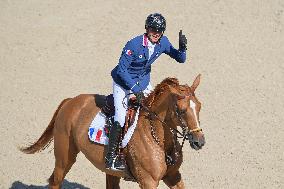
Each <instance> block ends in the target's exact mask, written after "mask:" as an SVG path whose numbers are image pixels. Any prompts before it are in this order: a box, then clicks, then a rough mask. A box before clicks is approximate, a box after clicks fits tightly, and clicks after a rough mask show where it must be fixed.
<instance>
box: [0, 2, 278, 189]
mask: <svg viewBox="0 0 284 189" xmlns="http://www.w3.org/2000/svg"><path fill="white" fill-rule="evenodd" d="M283 11H284V1H282V0H263V1H257V0H250V1H245V0H236V1H233V0H229V1H225V0H210V1H197V0H189V1H187V0H183V1H178V2H175V1H153V2H149V1H128V0H123V1H119V2H118V1H115V2H112V1H107V2H105V1H102V0H98V1H69V0H61V1H56V0H47V1H36V0H23V1H16V0H1V1H0V66H1V69H0V71H1V73H0V84H1V91H0V117H1V119H0V125H1V127H0V146H1V152H0V188H1V189H2V188H3V189H6V188H14V189H23V188H47V187H46V186H47V182H46V179H47V178H48V177H49V176H50V175H51V173H52V170H53V168H54V157H53V151H52V147H50V148H49V149H47V150H45V151H43V152H41V153H38V154H35V155H26V154H23V153H21V152H19V150H18V147H19V146H23V145H27V144H29V143H30V142H33V141H35V140H36V139H37V138H38V137H39V136H40V135H41V134H42V132H43V131H44V129H45V128H46V127H47V125H48V123H49V121H50V119H51V117H52V115H53V113H54V111H55V109H56V107H57V106H58V104H59V103H60V102H61V100H62V99H64V98H66V97H73V96H76V95H77V94H80V93H100V94H107V93H110V92H111V86H112V80H111V77H110V71H111V69H112V68H113V67H114V66H115V65H116V64H117V62H118V58H119V56H120V53H121V50H122V48H123V46H124V45H125V43H126V42H127V40H129V39H130V38H132V37H134V36H136V35H138V34H142V33H143V32H144V20H145V18H146V16H147V15H148V14H149V13H152V12H161V13H162V14H163V15H164V16H165V17H166V19H167V30H166V33H165V35H167V36H168V38H169V39H170V41H171V42H172V44H173V45H174V46H175V47H177V46H178V32H179V30H180V29H183V33H184V34H185V35H186V36H187V38H188V41H189V47H188V55H189V56H188V59H187V61H186V64H178V63H176V62H175V61H174V60H172V59H171V58H169V57H168V56H166V55H163V56H161V58H159V59H158V60H157V61H156V63H155V64H154V65H153V67H152V79H151V80H152V84H153V85H156V84H157V83H159V82H160V81H161V80H162V79H164V78H165V77H168V76H175V77H177V78H178V79H179V80H180V82H181V83H188V84H191V82H192V81H193V80H194V78H195V77H196V76H197V75H198V74H199V73H201V74H202V78H201V84H200V86H199V88H198V89H197V93H196V94H197V96H198V97H199V99H200V101H201V102H202V103H203V107H202V110H201V114H200V116H201V118H200V119H201V127H202V128H203V130H204V133H205V137H206V142H207V143H206V145H205V147H204V148H203V149H202V150H201V151H198V152H197V151H194V150H192V149H191V148H190V146H189V145H188V144H186V146H185V148H184V154H185V157H184V163H183V165H182V168H181V172H182V174H183V179H184V182H185V184H186V188H200V189H201V188H218V189H219V188H244V189H247V188H284V127H283V122H284V95H283V94H284V31H283V30H284V15H283V14H284V12H283ZM121 185H122V188H132V189H134V188H138V185H137V184H135V183H130V182H124V181H123V182H122V184H121ZM76 187H78V188H84V187H85V188H99V187H100V188H104V187H105V176H104V174H103V173H102V172H101V171H98V170H96V169H95V167H93V166H92V164H91V163H90V162H89V161H88V160H87V159H86V158H85V157H84V155H82V154H80V155H79V156H78V158H77V162H76V163H75V164H74V166H73V167H72V169H71V171H70V172H69V173H68V175H67V176H66V180H65V182H64V188H76ZM159 188H166V186H165V185H164V184H163V183H160V185H159Z"/></svg>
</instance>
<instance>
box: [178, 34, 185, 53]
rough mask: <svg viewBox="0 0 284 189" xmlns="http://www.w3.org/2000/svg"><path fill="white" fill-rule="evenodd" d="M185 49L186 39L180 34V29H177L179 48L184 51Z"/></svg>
mask: <svg viewBox="0 0 284 189" xmlns="http://www.w3.org/2000/svg"><path fill="white" fill-rule="evenodd" d="M186 49H187V39H186V37H185V35H183V34H182V30H180V31H179V50H183V51H185V50H186Z"/></svg>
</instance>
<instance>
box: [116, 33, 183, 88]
mask: <svg viewBox="0 0 284 189" xmlns="http://www.w3.org/2000/svg"><path fill="white" fill-rule="evenodd" d="M147 45H148V39H147V36H146V35H145V34H144V35H139V36H137V37H135V38H133V39H131V40H130V41H128V42H127V44H126V45H125V47H124V48H123V51H122V53H121V57H120V59H119V63H118V65H117V66H116V67H115V68H114V69H113V70H112V72H111V76H112V78H113V80H114V81H115V82H116V83H117V84H119V85H120V86H121V87H123V88H124V89H126V90H132V91H133V92H134V93H137V92H139V91H143V90H144V89H146V87H147V86H148V84H149V82H150V72H151V65H152V63H154V61H155V60H156V59H157V58H158V57H159V56H160V55H161V54H162V53H165V54H167V55H169V56H170V57H171V58H173V59H175V60H176V61H177V62H179V63H184V62H185V60H186V51H185V50H177V49H175V48H174V47H173V46H172V44H171V43H170V42H169V40H168V38H167V37H166V36H162V37H161V39H160V41H159V43H157V44H156V46H155V48H154V53H153V54H152V55H151V57H150V58H149V52H148V47H147Z"/></svg>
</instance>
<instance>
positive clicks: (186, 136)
mask: <svg viewBox="0 0 284 189" xmlns="http://www.w3.org/2000/svg"><path fill="white" fill-rule="evenodd" d="M141 108H142V109H144V110H146V111H147V113H148V115H149V116H150V117H149V121H150V126H151V134H152V136H153V138H154V140H155V142H156V143H157V144H160V141H159V139H158V137H157V136H156V132H155V130H154V127H153V118H156V119H157V120H158V121H159V122H161V123H162V124H163V125H165V126H167V127H168V128H169V129H170V131H171V132H172V133H173V135H174V136H176V140H175V141H174V145H175V144H176V141H177V138H182V139H183V140H182V145H181V148H180V150H179V152H181V150H182V148H183V145H184V141H185V140H190V138H189V136H190V135H192V133H194V132H200V131H202V129H201V128H195V129H191V130H188V127H187V126H186V124H185V123H184V121H183V120H182V118H181V115H180V113H179V112H178V110H177V107H176V111H175V113H176V115H177V117H178V119H179V121H180V122H181V128H182V133H181V132H180V131H179V130H177V129H175V128H172V127H170V126H169V125H168V124H167V123H166V122H164V121H163V120H162V119H161V118H160V117H159V116H158V115H157V114H156V113H155V112H153V111H151V110H150V109H149V108H148V107H147V106H144V105H143V104H141ZM178 134H179V135H180V136H178Z"/></svg>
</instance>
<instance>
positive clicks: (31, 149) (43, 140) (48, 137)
mask: <svg viewBox="0 0 284 189" xmlns="http://www.w3.org/2000/svg"><path fill="white" fill-rule="evenodd" d="M70 99H71V98H66V99H64V100H63V101H62V102H61V103H60V105H59V106H58V108H57V110H56V111H55V113H54V115H53V117H52V119H51V121H50V123H49V125H48V126H47V128H46V129H45V131H44V132H43V134H42V135H41V137H40V138H39V139H38V140H37V141H36V142H35V143H33V144H32V145H30V146H28V147H22V148H20V150H21V151H22V152H24V153H26V154H34V153H36V152H39V151H41V150H44V149H45V148H47V147H48V146H49V145H50V143H51V142H52V139H53V128H54V123H55V119H56V116H57V114H58V112H59V110H60V108H61V107H62V106H63V104H65V103H66V102H67V101H69V100H70Z"/></svg>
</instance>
